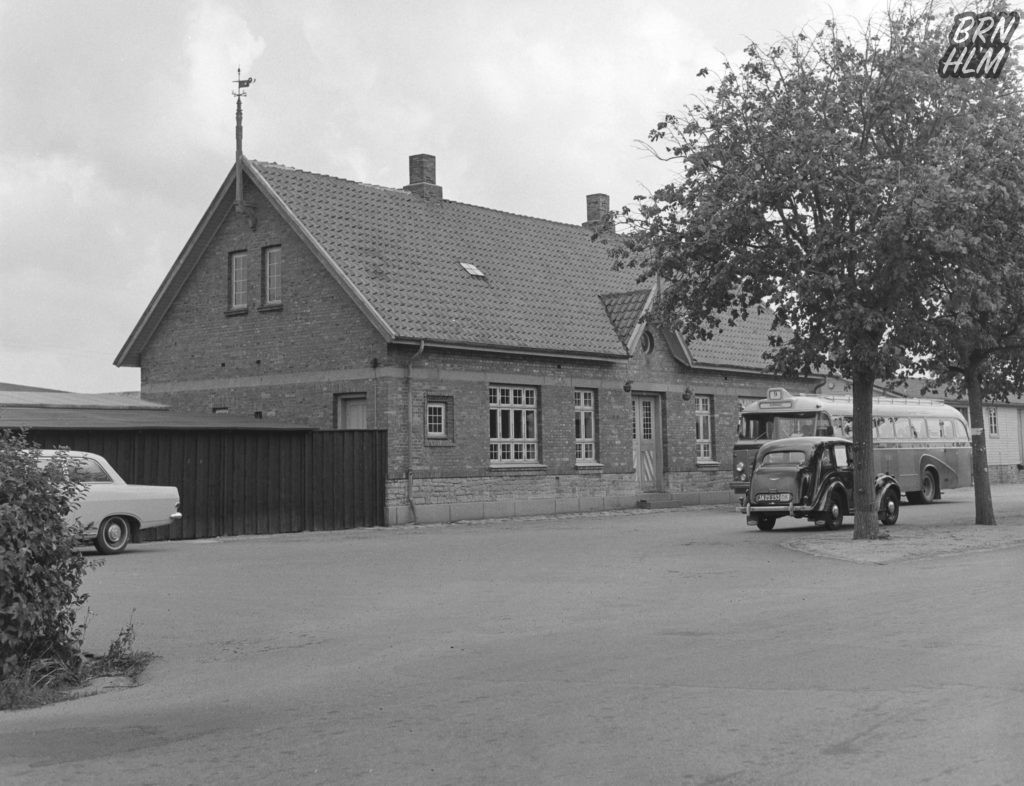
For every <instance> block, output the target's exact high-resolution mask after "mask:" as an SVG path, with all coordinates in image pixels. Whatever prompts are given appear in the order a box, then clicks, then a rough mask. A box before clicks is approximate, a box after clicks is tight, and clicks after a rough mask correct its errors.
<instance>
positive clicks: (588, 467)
mask: <svg viewBox="0 0 1024 786" xmlns="http://www.w3.org/2000/svg"><path fill="white" fill-rule="evenodd" d="M576 471H577V472H579V473H582V474H588V473H590V474H594V475H600V474H601V473H602V472H604V464H598V463H597V462H596V461H580V462H577V463H576Z"/></svg>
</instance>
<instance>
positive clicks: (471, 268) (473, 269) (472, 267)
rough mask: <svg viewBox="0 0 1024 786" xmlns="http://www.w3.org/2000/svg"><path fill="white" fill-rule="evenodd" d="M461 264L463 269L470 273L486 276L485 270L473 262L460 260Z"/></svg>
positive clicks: (479, 276)
mask: <svg viewBox="0 0 1024 786" xmlns="http://www.w3.org/2000/svg"><path fill="white" fill-rule="evenodd" d="M459 264H460V265H462V269H463V270H465V271H466V272H467V273H469V275H471V276H476V277H478V278H484V271H482V270H481V269H480V268H478V267H477V266H476V265H474V264H473V263H472V262H459Z"/></svg>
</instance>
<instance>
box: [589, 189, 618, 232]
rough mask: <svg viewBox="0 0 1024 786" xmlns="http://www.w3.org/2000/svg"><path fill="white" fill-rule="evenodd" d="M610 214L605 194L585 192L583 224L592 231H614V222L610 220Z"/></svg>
mask: <svg viewBox="0 0 1024 786" xmlns="http://www.w3.org/2000/svg"><path fill="white" fill-rule="evenodd" d="M610 214H611V207H610V201H609V199H608V195H607V194H587V220H586V221H585V222H584V223H583V226H585V227H586V228H587V229H589V230H591V231H593V232H614V231H615V222H614V221H611V220H610V218H609V216H610Z"/></svg>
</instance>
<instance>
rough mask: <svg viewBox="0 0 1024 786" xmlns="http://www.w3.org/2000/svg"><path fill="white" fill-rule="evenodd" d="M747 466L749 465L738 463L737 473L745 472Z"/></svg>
mask: <svg viewBox="0 0 1024 786" xmlns="http://www.w3.org/2000/svg"><path fill="white" fill-rule="evenodd" d="M746 466H747V465H746V464H744V463H743V462H742V461H740V462H737V464H736V472H737V473H740V472H743V470H744V469H745V468H746Z"/></svg>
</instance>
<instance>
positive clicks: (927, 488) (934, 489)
mask: <svg viewBox="0 0 1024 786" xmlns="http://www.w3.org/2000/svg"><path fill="white" fill-rule="evenodd" d="M938 490H939V481H938V479H937V478H936V477H935V473H934V472H932V471H931V470H930V469H926V470H925V471H924V474H923V475H922V476H921V490H920V491H908V492H907V501H908V502H909V503H911V504H912V505H929V504H931V503H932V502H934V501H935V498H936V497H937V496H938Z"/></svg>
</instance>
